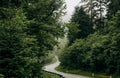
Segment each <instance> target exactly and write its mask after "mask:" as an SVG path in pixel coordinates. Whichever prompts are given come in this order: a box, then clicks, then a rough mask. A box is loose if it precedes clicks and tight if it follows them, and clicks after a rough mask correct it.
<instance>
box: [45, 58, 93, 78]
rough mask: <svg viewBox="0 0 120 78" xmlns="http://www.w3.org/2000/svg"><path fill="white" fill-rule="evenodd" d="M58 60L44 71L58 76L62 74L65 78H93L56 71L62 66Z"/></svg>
mask: <svg viewBox="0 0 120 78" xmlns="http://www.w3.org/2000/svg"><path fill="white" fill-rule="evenodd" d="M56 59H57V61H56V62H55V63H53V64H50V65H47V66H45V67H44V70H45V71H48V72H53V73H56V74H60V75H62V76H63V77H65V78H91V77H87V76H81V75H75V74H69V73H63V72H59V71H57V70H55V68H56V67H57V66H59V65H60V62H59V60H58V58H57V57H56Z"/></svg>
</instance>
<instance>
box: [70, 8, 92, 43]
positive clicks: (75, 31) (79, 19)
mask: <svg viewBox="0 0 120 78" xmlns="http://www.w3.org/2000/svg"><path fill="white" fill-rule="evenodd" d="M73 24H74V25H75V26H72V25H73ZM69 27H72V28H69ZM68 28H69V30H70V31H69V32H70V34H68V36H73V37H72V38H74V39H72V38H71V37H70V38H69V39H72V41H74V40H75V38H85V37H87V36H88V35H89V34H91V33H92V32H93V26H92V25H91V23H90V18H89V15H88V14H87V13H85V11H84V8H83V7H76V8H75V12H74V14H73V15H72V18H71V26H68Z"/></svg>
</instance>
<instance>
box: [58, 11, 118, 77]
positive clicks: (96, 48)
mask: <svg viewBox="0 0 120 78" xmlns="http://www.w3.org/2000/svg"><path fill="white" fill-rule="evenodd" d="M119 20H120V11H118V12H117V13H116V14H115V16H113V17H112V18H111V19H110V20H107V21H106V22H105V27H104V28H103V29H102V31H103V32H102V33H101V32H99V31H98V32H95V33H93V34H91V35H89V36H88V37H87V38H85V39H78V40H76V41H75V42H74V43H73V44H72V45H71V46H69V47H68V48H67V49H65V51H64V53H63V54H62V55H61V57H60V61H61V65H62V67H63V68H67V69H79V70H84V71H86V70H87V71H91V72H97V73H105V74H108V75H118V77H119V75H120V46H119V44H120V34H119V33H120V31H119V30H120V27H119V26H120V21H119Z"/></svg>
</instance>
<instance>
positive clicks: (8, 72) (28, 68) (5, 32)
mask: <svg viewBox="0 0 120 78" xmlns="http://www.w3.org/2000/svg"><path fill="white" fill-rule="evenodd" d="M64 8H65V5H64V2H63V0H0V78H41V77H42V74H41V68H42V67H43V64H44V56H46V55H47V53H48V52H49V51H50V50H52V49H53V47H54V46H55V45H57V43H58V42H57V38H58V37H62V36H63V35H64V34H63V33H64V32H63V28H62V27H61V22H60V20H59V18H60V16H61V15H63V14H64V11H63V9H64Z"/></svg>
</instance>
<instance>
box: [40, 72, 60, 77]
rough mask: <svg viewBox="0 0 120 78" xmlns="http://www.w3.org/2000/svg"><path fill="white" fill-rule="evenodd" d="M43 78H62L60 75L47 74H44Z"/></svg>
mask: <svg viewBox="0 0 120 78" xmlns="http://www.w3.org/2000/svg"><path fill="white" fill-rule="evenodd" d="M42 78H60V77H59V76H58V75H55V74H51V73H47V72H44V71H43V72H42Z"/></svg>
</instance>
